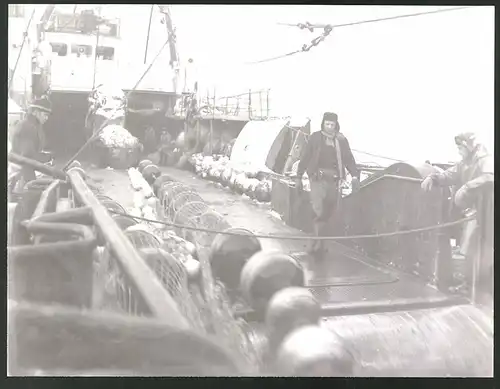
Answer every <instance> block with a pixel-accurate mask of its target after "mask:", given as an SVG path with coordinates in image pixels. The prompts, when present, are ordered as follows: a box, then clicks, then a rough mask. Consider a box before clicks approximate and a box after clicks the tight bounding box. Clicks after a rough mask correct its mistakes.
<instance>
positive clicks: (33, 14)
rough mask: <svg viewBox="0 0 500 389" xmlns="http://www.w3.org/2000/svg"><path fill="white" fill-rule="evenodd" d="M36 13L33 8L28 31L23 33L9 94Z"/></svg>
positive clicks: (27, 27) (10, 81)
mask: <svg viewBox="0 0 500 389" xmlns="http://www.w3.org/2000/svg"><path fill="white" fill-rule="evenodd" d="M35 11H36V8H33V12H31V16H30V18H29V21H28V25H27V26H26V30H25V31H24V33H23V43H22V44H21V47H20V48H19V54H18V55H17V59H16V64H15V65H14V69H13V70H12V74H11V78H10V80H9V85H8V89H7V90H8V91H9V92H10V89H11V88H12V83H13V81H14V76H15V74H16V70H17V65H19V60H20V59H21V54H22V53H23V48H24V45H25V43H26V40H27V39H28V31H29V28H30V26H31V22H32V21H33V18H34V17H35Z"/></svg>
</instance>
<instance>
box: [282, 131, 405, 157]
mask: <svg viewBox="0 0 500 389" xmlns="http://www.w3.org/2000/svg"><path fill="white" fill-rule="evenodd" d="M285 127H286V128H288V129H290V130H292V131H295V132H300V133H301V134H302V135H303V136H304V137H305V138H306V139H308V138H309V136H310V134H307V133H305V132H304V131H302V130H301V129H298V128H293V127H290V126H288V125H286V124H285ZM351 150H352V151H355V152H356V153H360V154H364V155H369V156H370V157H375V158H381V159H386V160H388V161H394V162H404V161H403V160H401V159H396V158H391V157H386V156H383V155H378V154H373V153H369V152H367V151H362V150H357V149H352V148H351Z"/></svg>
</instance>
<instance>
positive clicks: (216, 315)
mask: <svg viewBox="0 0 500 389" xmlns="http://www.w3.org/2000/svg"><path fill="white" fill-rule="evenodd" d="M158 196H159V197H160V204H161V205H162V207H163V209H164V212H163V215H164V217H165V220H166V221H168V222H172V223H175V224H178V225H184V226H189V227H193V228H200V229H206V230H213V231H224V230H227V229H229V228H231V225H230V224H229V223H228V222H227V221H226V220H225V219H224V217H223V216H222V215H220V214H219V213H217V212H215V211H214V210H212V209H210V207H209V206H208V205H207V204H206V203H205V202H204V201H203V199H202V198H201V196H200V195H199V194H198V193H196V191H195V190H194V189H193V188H191V187H189V186H186V185H184V184H181V183H176V182H169V183H167V184H163V185H162V187H161V189H160V190H159V192H158ZM175 232H176V234H177V235H179V236H182V238H184V239H186V240H189V241H190V242H193V243H194V244H195V245H196V251H197V253H198V259H199V261H200V265H201V278H202V285H203V297H204V298H203V299H202V300H197V301H199V302H200V303H201V304H203V311H202V314H201V315H200V318H201V320H203V321H204V328H205V329H207V331H208V333H211V334H212V335H215V336H216V337H217V339H219V340H220V341H221V344H224V345H225V346H226V347H227V348H228V349H230V350H233V351H235V352H236V355H237V358H239V362H240V363H241V364H242V365H244V366H247V367H248V369H249V371H248V372H249V373H253V374H255V373H257V369H258V366H260V356H259V355H260V353H259V351H258V350H259V348H260V346H259V345H256V344H255V342H254V340H255V339H254V337H252V336H251V335H252V331H251V330H250V327H249V325H248V324H247V323H246V322H245V321H244V320H243V319H236V318H235V317H234V314H233V307H232V303H231V302H230V299H229V297H228V295H227V293H226V290H225V287H224V285H223V284H222V283H220V282H218V281H216V280H214V277H213V275H212V272H211V267H210V263H209V261H208V251H209V249H210V245H211V242H212V241H213V239H214V237H215V235H216V233H211V232H206V231H196V230H188V229H182V228H177V227H176V228H175ZM199 297H200V298H201V296H199Z"/></svg>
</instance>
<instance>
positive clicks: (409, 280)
mask: <svg viewBox="0 0 500 389" xmlns="http://www.w3.org/2000/svg"><path fill="white" fill-rule="evenodd" d="M162 169H163V171H164V172H165V173H167V174H169V175H170V176H171V177H172V178H173V179H175V180H177V181H179V182H182V183H184V184H188V185H191V186H192V187H193V188H194V189H195V190H196V191H197V192H198V193H199V194H200V195H201V197H202V198H203V199H204V200H205V201H206V202H207V203H208V204H209V205H210V206H211V207H212V208H213V209H214V210H215V211H217V212H219V213H220V214H222V215H223V216H224V217H225V218H226V220H227V221H228V222H229V224H231V225H232V226H233V227H241V228H246V229H248V230H251V231H252V232H254V233H256V234H263V235H266V234H274V235H294V236H306V234H305V233H303V232H301V231H299V230H297V229H295V228H292V227H290V226H288V225H286V224H285V223H284V222H282V221H281V220H280V219H279V218H277V217H275V216H273V213H272V211H271V208H270V206H269V205H268V204H259V203H257V202H255V201H253V200H251V199H249V198H245V197H242V196H241V195H238V194H235V193H233V192H231V191H230V190H229V189H225V188H222V187H221V186H220V185H217V184H215V183H212V182H210V181H207V180H203V179H201V178H199V177H197V176H196V175H194V174H193V173H191V172H186V171H181V170H177V169H173V168H162ZM85 170H86V172H87V173H88V174H89V176H90V177H92V178H93V179H94V180H95V181H96V182H97V183H98V185H100V186H101V187H102V189H103V192H104V193H106V195H108V196H110V197H112V198H114V199H115V200H117V201H118V202H119V203H120V204H122V205H123V206H124V207H125V208H127V207H132V206H133V192H132V189H131V187H130V183H129V179H128V175H127V172H126V171H117V170H107V169H93V168H90V167H89V168H86V169H85ZM261 242H262V246H263V249H265V250H272V249H276V250H282V251H285V252H289V253H297V252H303V251H304V249H305V248H306V247H307V245H308V242H307V241H305V240H295V241H294V240H283V239H281V240H277V239H261ZM299 258H301V262H302V265H303V267H304V268H305V269H306V285H307V286H308V287H310V288H311V290H313V291H314V293H315V294H316V295H317V296H318V298H319V299H320V300H321V301H322V303H323V304H326V305H339V304H341V305H344V304H347V303H353V302H356V303H363V302H381V301H385V302H389V303H391V302H394V303H396V302H398V301H399V302H401V301H412V300H421V301H429V302H431V301H436V300H442V299H445V297H446V296H445V295H444V294H442V293H441V292H439V291H438V290H436V289H435V288H433V287H431V286H428V285H425V284H423V283H422V281H421V280H419V279H418V278H417V277H415V276H412V275H408V274H403V273H401V272H399V271H397V270H394V269H392V268H388V267H385V266H383V265H381V264H380V263H378V262H376V261H374V260H372V259H370V258H368V257H366V256H363V255H361V254H359V253H357V252H355V251H354V250H351V249H349V248H347V247H346V246H344V245H341V244H335V245H333V249H332V250H331V251H330V253H329V256H328V258H326V259H325V260H324V261H322V262H319V263H318V262H316V261H314V260H310V259H307V256H306V257H299ZM304 258H305V259H304Z"/></svg>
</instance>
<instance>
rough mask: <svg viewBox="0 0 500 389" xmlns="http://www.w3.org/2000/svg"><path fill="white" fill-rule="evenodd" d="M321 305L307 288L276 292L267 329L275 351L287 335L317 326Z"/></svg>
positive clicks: (268, 315) (269, 305)
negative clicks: (305, 327) (299, 329)
mask: <svg viewBox="0 0 500 389" xmlns="http://www.w3.org/2000/svg"><path fill="white" fill-rule="evenodd" d="M320 319H321V304H320V303H319V301H318V300H317V299H316V297H314V295H313V294H312V293H311V292H310V291H309V289H306V288H297V287H290V288H285V289H281V290H279V291H278V292H276V293H275V294H274V295H273V297H272V298H271V301H269V304H268V306H267V311H266V319H265V322H266V327H267V331H268V334H269V343H270V346H271V348H272V349H273V351H275V348H276V347H277V346H278V345H279V344H280V343H281V341H282V340H283V339H284V337H285V336H286V335H288V334H289V333H291V332H292V331H293V330H295V329H297V328H300V327H302V326H307V325H317V324H318V323H319V321H320Z"/></svg>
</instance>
